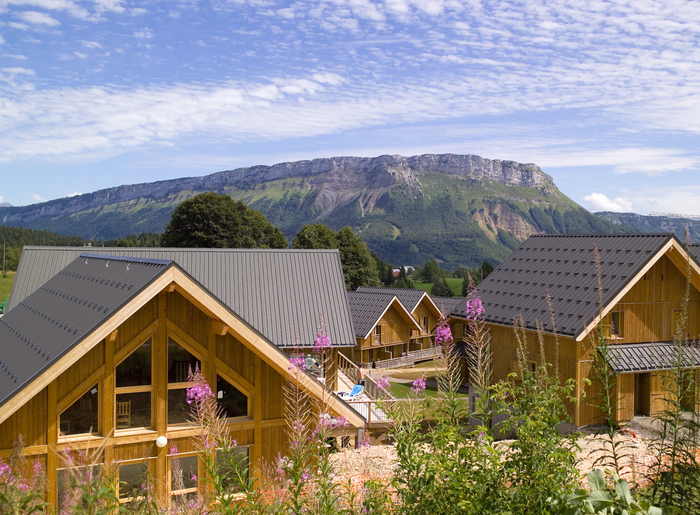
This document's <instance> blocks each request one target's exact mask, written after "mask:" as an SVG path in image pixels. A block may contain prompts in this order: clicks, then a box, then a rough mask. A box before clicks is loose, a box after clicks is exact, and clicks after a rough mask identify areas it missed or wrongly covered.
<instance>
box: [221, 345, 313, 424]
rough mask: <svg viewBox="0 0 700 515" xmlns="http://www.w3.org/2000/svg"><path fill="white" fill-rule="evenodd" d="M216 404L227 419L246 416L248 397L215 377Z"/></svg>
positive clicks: (223, 380)
mask: <svg viewBox="0 0 700 515" xmlns="http://www.w3.org/2000/svg"><path fill="white" fill-rule="evenodd" d="M307 359H308V358H307ZM216 403H217V404H218V405H219V406H220V407H221V408H222V410H223V412H224V415H225V416H226V417H228V418H232V417H245V416H247V415H248V397H246V395H245V394H244V393H242V392H240V391H239V390H238V389H237V388H236V387H235V386H233V385H232V384H230V383H229V382H228V381H226V380H225V379H224V378H223V377H221V376H216Z"/></svg>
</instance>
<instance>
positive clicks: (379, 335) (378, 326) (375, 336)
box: [372, 324, 384, 345]
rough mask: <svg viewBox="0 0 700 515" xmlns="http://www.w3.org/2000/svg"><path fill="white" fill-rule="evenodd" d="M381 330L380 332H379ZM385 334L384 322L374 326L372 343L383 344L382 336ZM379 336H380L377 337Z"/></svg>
mask: <svg viewBox="0 0 700 515" xmlns="http://www.w3.org/2000/svg"><path fill="white" fill-rule="evenodd" d="M377 330H379V332H377ZM383 335H384V328H383V327H382V324H377V325H375V326H374V334H373V337H372V345H381V344H382V336H383ZM377 337H379V338H377Z"/></svg>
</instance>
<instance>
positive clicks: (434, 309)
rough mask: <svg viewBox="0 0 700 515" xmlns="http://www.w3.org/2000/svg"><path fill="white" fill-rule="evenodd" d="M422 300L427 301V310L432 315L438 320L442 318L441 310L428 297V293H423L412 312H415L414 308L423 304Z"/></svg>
mask: <svg viewBox="0 0 700 515" xmlns="http://www.w3.org/2000/svg"><path fill="white" fill-rule="evenodd" d="M424 300H427V301H428V302H427V304H428V309H429V310H430V311H432V313H433V315H435V316H436V317H437V318H438V319H440V317H442V315H443V313H442V310H441V309H440V308H439V307H438V306H437V304H435V301H434V300H433V299H432V298H431V297H430V295H428V292H425V293H424V294H423V296H422V297H421V299H420V300H419V301H418V303H417V304H416V307H415V308H413V311H415V310H416V308H417V307H418V306H420V303H421V302H423V301H424Z"/></svg>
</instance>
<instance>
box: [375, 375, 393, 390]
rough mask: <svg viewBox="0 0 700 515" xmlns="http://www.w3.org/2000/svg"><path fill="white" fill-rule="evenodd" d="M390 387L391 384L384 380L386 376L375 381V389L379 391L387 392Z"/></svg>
mask: <svg viewBox="0 0 700 515" xmlns="http://www.w3.org/2000/svg"><path fill="white" fill-rule="evenodd" d="M390 387H391V383H390V382H389V380H388V379H387V378H386V376H382V377H380V378H379V379H377V388H379V389H380V390H384V391H387V390H388V389H389V388H390Z"/></svg>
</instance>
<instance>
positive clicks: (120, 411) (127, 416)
mask: <svg viewBox="0 0 700 515" xmlns="http://www.w3.org/2000/svg"><path fill="white" fill-rule="evenodd" d="M152 377H153V348H152V345H151V339H150V338H149V339H148V340H147V341H146V342H145V343H144V344H143V345H141V346H140V347H139V348H138V349H136V350H135V351H134V352H132V353H131V354H129V356H128V357H127V358H126V359H124V361H122V362H121V363H119V364H118V365H117V368H116V371H115V389H114V391H115V402H114V408H115V410H114V423H115V428H116V429H131V428H141V427H143V428H150V427H152V426H153V417H152V404H153V381H152Z"/></svg>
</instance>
